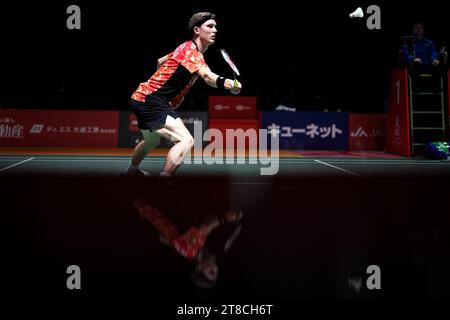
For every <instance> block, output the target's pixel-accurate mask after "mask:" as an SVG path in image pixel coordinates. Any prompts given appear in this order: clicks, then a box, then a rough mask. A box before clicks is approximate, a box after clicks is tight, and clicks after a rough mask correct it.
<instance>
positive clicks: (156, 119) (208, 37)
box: [122, 12, 242, 177]
mask: <svg viewBox="0 0 450 320" xmlns="http://www.w3.org/2000/svg"><path fill="white" fill-rule="evenodd" d="M188 27H189V30H190V32H191V36H192V40H188V41H186V42H184V43H182V44H181V45H179V46H178V47H177V48H176V49H175V50H174V51H173V52H172V53H169V54H168V55H166V56H164V57H162V58H160V59H158V64H157V71H156V72H155V73H154V74H153V75H152V76H151V77H150V79H149V80H148V81H146V82H143V83H141V84H140V85H139V87H138V88H137V89H136V91H135V92H134V93H133V94H132V96H131V106H132V110H133V112H134V114H135V115H136V117H137V120H138V127H139V129H140V130H141V132H142V135H143V137H144V140H143V141H141V142H140V143H139V144H138V145H137V146H136V147H135V149H134V152H133V157H132V160H131V163H130V165H129V167H128V168H126V169H125V170H124V171H123V172H122V174H123V175H140V176H146V175H149V174H148V173H147V172H145V171H142V170H140V169H139V164H140V163H141V161H142V160H143V159H144V158H145V157H146V156H147V154H148V153H149V152H150V150H151V149H153V148H155V147H156V146H158V143H159V140H160V137H163V138H165V139H168V140H170V141H172V142H173V143H174V145H173V147H172V148H171V149H170V150H169V152H168V154H167V158H166V161H165V164H164V167H163V168H162V171H161V172H160V176H163V177H170V176H171V175H172V174H173V173H174V172H175V171H176V170H177V168H178V167H179V165H180V164H181V163H182V161H183V159H184V158H185V156H186V155H187V154H188V153H189V151H190V150H191V148H192V147H193V145H194V138H193V137H192V135H191V134H190V133H189V131H188V130H187V128H186V127H185V125H184V124H183V121H182V120H181V119H180V117H179V116H178V115H177V113H176V111H175V109H176V108H178V107H179V105H180V104H181V103H182V101H183V99H184V97H185V95H186V94H187V93H188V91H189V89H190V88H191V87H192V85H193V84H194V82H195V81H196V80H197V78H198V77H200V78H202V79H203V80H204V81H205V82H206V84H208V85H210V86H212V87H215V88H222V89H226V90H230V92H231V93H233V94H238V93H239V92H240V91H241V88H242V85H241V84H240V83H239V82H237V84H235V83H234V80H232V79H226V78H224V77H220V76H219V75H217V74H215V73H214V72H212V71H211V69H210V68H209V67H208V65H207V64H206V62H205V60H204V58H203V53H204V52H205V51H206V50H207V49H208V48H209V46H210V45H212V44H213V43H214V42H215V40H216V33H217V28H216V21H215V15H214V14H212V13H209V12H199V13H196V14H194V15H193V16H192V17H191V19H190V20H189V24H188Z"/></svg>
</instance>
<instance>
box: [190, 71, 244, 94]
mask: <svg viewBox="0 0 450 320" xmlns="http://www.w3.org/2000/svg"><path fill="white" fill-rule="evenodd" d="M198 75H199V76H200V78H202V79H203V80H204V81H205V82H206V84H207V85H209V86H211V87H214V88H217V78H219V76H218V75H217V74H215V73H214V72H212V71H211V69H210V68H208V67H204V68H201V69H200V70H199V71H198ZM223 87H224V88H225V89H226V90H236V89H239V90H240V89H241V88H242V85H241V83H239V82H238V88H235V87H234V80H231V79H225V82H224V84H223Z"/></svg>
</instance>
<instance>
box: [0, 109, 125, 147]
mask: <svg viewBox="0 0 450 320" xmlns="http://www.w3.org/2000/svg"><path fill="white" fill-rule="evenodd" d="M118 123H119V117H118V112H116V111H66V110H17V109H3V110H0V146H7V147H68V148H69V147H73V148H79V147H85V148H89V147H93V148H97V147H108V148H115V147H117V144H118V131H119V130H118Z"/></svg>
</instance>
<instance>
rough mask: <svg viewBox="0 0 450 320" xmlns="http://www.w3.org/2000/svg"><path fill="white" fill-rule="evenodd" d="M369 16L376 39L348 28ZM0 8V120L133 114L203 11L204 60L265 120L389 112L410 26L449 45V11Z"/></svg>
mask: <svg viewBox="0 0 450 320" xmlns="http://www.w3.org/2000/svg"><path fill="white" fill-rule="evenodd" d="M71 4H76V5H79V6H80V8H81V30H68V29H67V27H66V20H67V17H68V16H69V14H67V13H66V9H67V7H68V6H69V5H71ZM372 4H376V5H378V6H380V8H381V30H369V29H367V27H366V20H367V17H368V15H367V14H366V15H365V17H364V18H363V19H350V18H349V17H348V15H349V13H350V12H352V11H354V10H355V9H356V8H357V7H358V6H361V7H362V8H363V11H364V12H365V11H366V9H367V7H368V6H369V5H372ZM1 6H2V8H1V10H0V12H1V19H0V20H1V24H2V25H1V30H2V58H1V81H2V84H1V95H0V100H1V107H2V108H23V109H25V108H41V109H98V110H128V109H129V105H128V101H129V97H130V95H131V93H132V92H133V91H134V89H135V88H136V87H137V86H138V84H139V83H140V82H143V81H146V80H147V79H148V78H149V77H150V76H151V74H152V73H153V72H154V71H155V64H156V59H157V58H159V57H161V56H163V55H165V54H167V53H169V52H171V51H172V50H173V49H174V48H175V47H176V46H177V45H178V44H180V43H181V42H183V41H185V40H187V39H188V33H187V22H188V20H189V18H190V16H191V15H192V14H193V13H195V12H198V11H211V12H214V13H216V15H217V22H218V30H219V32H218V37H217V40H216V44H215V45H213V46H212V47H211V48H210V49H209V50H208V51H207V52H206V53H205V59H206V61H207V63H208V64H209V65H210V67H211V69H212V70H213V71H215V72H216V73H219V74H222V75H226V76H228V77H231V76H232V74H231V72H230V69H229V68H228V67H227V66H226V65H225V64H224V62H223V61H222V60H221V57H220V56H219V53H218V49H220V48H226V49H227V50H228V51H229V53H230V54H231V55H232V57H233V59H234V60H235V62H236V64H237V65H238V67H239V68H240V69H241V73H242V77H241V81H242V83H243V85H244V90H243V91H242V94H243V95H257V96H258V102H259V108H260V109H273V108H275V106H276V105H278V104H279V103H280V102H281V103H284V104H290V105H293V106H295V107H297V109H298V110H311V109H324V108H328V109H330V110H333V109H341V110H342V111H352V112H360V113H364V112H385V111H386V107H387V106H386V101H387V100H388V96H389V88H390V73H391V70H392V69H393V68H395V67H396V66H397V53H398V49H399V47H400V45H401V36H402V35H405V34H409V33H410V30H411V23H412V21H413V20H415V19H417V18H419V19H423V20H424V21H425V33H426V35H429V36H430V38H432V39H433V40H434V42H435V45H436V48H437V49H438V50H439V49H440V48H441V47H442V46H447V47H448V45H449V41H448V40H449V38H448V32H447V31H448V30H450V25H449V24H450V22H449V20H448V18H447V17H446V13H447V11H446V10H445V9H444V7H443V4H442V3H437V2H422V5H417V4H411V3H409V2H408V1H389V2H388V1H375V0H374V1H335V2H326V3H325V2H322V1H311V2H298V3H295V2H293V1H285V0H278V1H274V2H271V3H262V2H243V1H239V2H232V1H229V0H228V1H222V0H221V1H195V2H189V1H162V2H160V1H123V2H105V1H95V2H93V1H89V2H88V1H79V0H78V1H70V2H68V1H62V2H61V3H55V2H50V1H35V2H30V3H26V2H17V3H14V4H13V3H8V4H6V3H2V5H1ZM211 94H215V95H220V94H228V93H226V92H223V91H220V90H217V89H214V88H209V87H207V86H206V85H205V84H204V83H202V81H199V82H198V83H197V84H196V85H195V86H194V88H193V89H192V91H191V92H190V93H189V94H188V96H187V98H186V100H185V104H184V106H183V107H182V108H183V110H206V108H207V96H208V95H211ZM283 96H285V97H286V98H287V99H288V101H285V100H286V99H284V100H283ZM289 99H290V100H291V101H289Z"/></svg>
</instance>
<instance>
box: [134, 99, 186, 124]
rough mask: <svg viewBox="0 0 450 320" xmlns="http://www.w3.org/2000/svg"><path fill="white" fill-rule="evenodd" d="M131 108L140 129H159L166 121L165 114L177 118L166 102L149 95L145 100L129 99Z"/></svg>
mask: <svg viewBox="0 0 450 320" xmlns="http://www.w3.org/2000/svg"><path fill="white" fill-rule="evenodd" d="M131 108H132V110H133V113H134V114H135V116H136V118H137V120H138V127H139V129H141V130H150V131H156V130H158V129H161V128H162V127H163V126H164V124H165V123H166V119H167V116H171V117H172V118H174V119H176V118H179V116H178V114H177V113H176V112H175V110H174V109H172V108H171V107H170V106H169V104H168V103H165V102H163V101H160V100H158V99H155V98H151V97H148V98H147V99H146V102H140V101H137V100H134V99H131Z"/></svg>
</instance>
